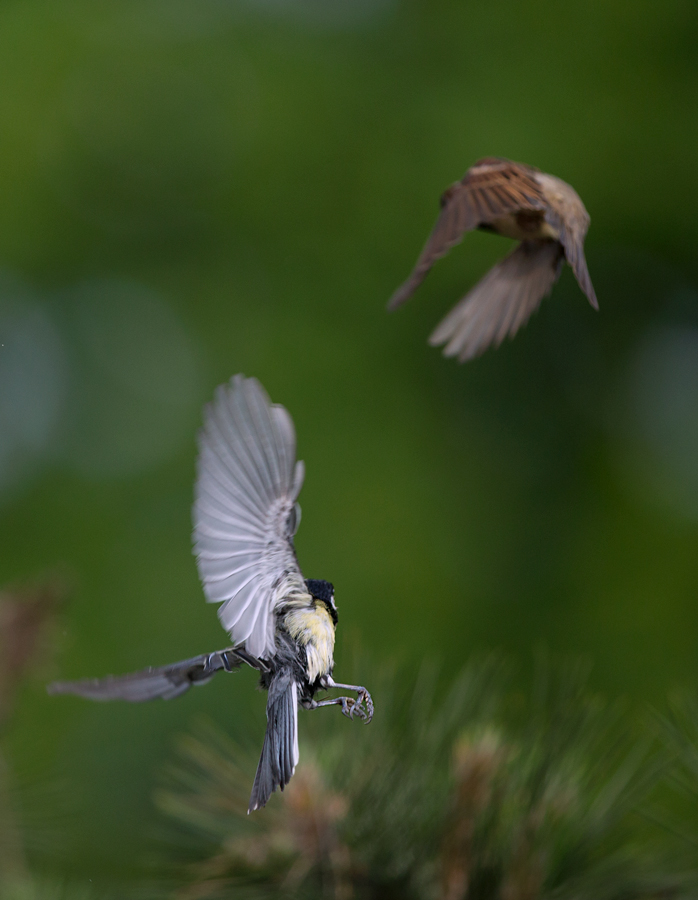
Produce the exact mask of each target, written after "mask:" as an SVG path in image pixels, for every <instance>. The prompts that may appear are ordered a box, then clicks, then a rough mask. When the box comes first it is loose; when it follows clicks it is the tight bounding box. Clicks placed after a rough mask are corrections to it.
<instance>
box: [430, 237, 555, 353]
mask: <svg viewBox="0 0 698 900" xmlns="http://www.w3.org/2000/svg"><path fill="white" fill-rule="evenodd" d="M562 252H563V251H562V247H561V246H560V244H559V243H557V241H550V242H547V243H537V242H533V241H524V242H523V243H521V244H519V246H518V247H517V248H516V249H515V250H514V251H513V252H512V253H510V254H509V255H508V256H506V257H505V258H504V259H503V260H501V261H500V262H498V263H497V265H496V266H494V267H493V268H492V269H490V271H489V272H488V273H487V275H485V277H484V278H483V279H482V280H481V281H479V282H478V283H477V284H476V285H475V287H474V288H473V289H472V290H471V291H470V292H469V293H468V294H466V296H465V297H464V298H463V299H462V300H461V301H460V303H458V304H456V306H454V307H453V309H452V310H451V312H450V313H449V314H448V315H447V316H446V318H445V319H444V320H443V321H442V322H441V323H440V324H439V325H438V326H437V328H436V329H435V331H434V333H433V334H432V335H431V337H430V338H429V343H430V344H431V345H432V346H438V345H439V344H446V347H445V348H444V355H445V356H457V357H458V359H459V361H460V362H465V361H466V360H469V359H473V358H474V357H476V356H479V355H480V354H481V353H484V351H485V350H486V349H487V348H488V347H490V346H491V345H494V346H495V347H496V346H499V344H501V342H502V341H503V340H504V338H505V337H507V335H508V336H510V337H513V336H514V335H515V334H516V332H517V331H518V330H519V328H521V326H522V325H524V323H525V322H526V321H527V320H528V319H529V318H530V316H531V314H532V313H533V312H534V311H535V310H536V309H537V308H538V305H539V304H540V302H541V300H542V299H543V297H545V295H546V294H547V293H548V292H549V291H550V290H551V288H552V286H553V285H554V284H555V282H556V281H557V279H558V277H559V275H560V269H561V266H562Z"/></svg>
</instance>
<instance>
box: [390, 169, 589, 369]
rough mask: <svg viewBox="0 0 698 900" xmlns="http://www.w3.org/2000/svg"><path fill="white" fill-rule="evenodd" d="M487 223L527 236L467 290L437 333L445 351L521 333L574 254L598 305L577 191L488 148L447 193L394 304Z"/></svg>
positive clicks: (462, 357) (469, 353)
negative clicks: (488, 152)
mask: <svg viewBox="0 0 698 900" xmlns="http://www.w3.org/2000/svg"><path fill="white" fill-rule="evenodd" d="M475 228H480V229H482V230H484V231H493V232H494V233H495V234H500V235H503V236H504V237H510V238H514V239H515V240H518V241H520V242H521V243H520V244H519V246H518V247H516V248H515V249H514V250H513V251H512V252H511V253H510V254H509V255H508V256H506V257H505V258H504V259H503V260H501V261H500V262H498V263H497V264H496V265H495V266H494V267H493V268H492V269H490V271H489V272H488V273H487V275H485V277H484V278H483V279H482V280H481V281H479V282H478V284H476V285H475V287H474V288H473V289H472V290H471V291H469V293H467V294H466V295H465V297H463V299H462V300H461V301H460V303H458V304H457V305H456V306H455V307H454V308H453V309H452V310H451V312H450V313H449V314H448V315H447V316H446V318H445V319H444V320H443V321H442V322H441V323H440V324H439V325H438V327H437V328H436V330H435V331H434V333H433V334H432V335H431V337H430V338H429V343H430V344H432V345H434V346H437V345H440V344H445V345H446V346H445V348H444V355H445V356H457V357H458V359H459V361H460V362H465V361H466V360H468V359H473V357H475V356H479V355H480V354H481V353H484V351H485V350H486V349H487V348H488V347H490V346H491V345H494V346H495V347H497V346H499V344H501V342H502V341H503V340H504V338H505V337H506V336H507V335H509V336H510V337H513V336H514V335H515V334H516V332H517V331H518V330H519V328H520V327H521V326H522V325H523V324H524V323H525V322H526V321H527V320H528V318H529V317H530V316H531V314H532V313H533V312H534V311H535V310H536V309H537V308H538V305H539V304H540V302H541V300H542V299H543V297H545V296H546V295H547V294H548V293H549V292H550V290H551V289H552V286H553V285H554V284H555V282H556V281H557V279H558V278H559V276H560V272H561V270H562V264H563V262H567V263H568V264H569V265H570V267H571V268H572V271H573V272H574V275H575V278H576V279H577V282H578V283H579V286H580V287H581V289H582V290H583V291H584V293H585V294H586V296H587V298H588V300H589V303H591V305H592V306H593V307H594V309H598V308H599V305H598V303H597V300H596V294H595V293H594V287H593V285H592V283H591V278H590V277H589V270H588V269H587V264H586V259H585V258H584V238H585V236H586V233H587V229H588V228H589V214H588V213H587V211H586V209H585V208H584V204H583V203H582V201H581V199H580V198H579V195H578V194H577V192H576V191H575V190H574V189H573V188H571V187H570V185H569V184H566V183H565V182H564V181H562V180H561V179H559V178H556V177H555V176H554V175H546V174H545V173H544V172H539V171H538V169H534V168H533V166H527V165H524V164H522V163H515V162H511V161H510V160H508V159H499V158H497V157H491V156H488V157H486V158H485V159H481V160H479V161H478V162H476V163H475V165H474V166H472V167H471V168H470V169H468V171H467V172H466V173H465V175H464V176H463V178H462V179H461V180H460V181H457V182H456V183H455V184H454V185H452V186H451V187H450V188H448V190H447V191H446V192H445V193H444V194H443V196H442V197H441V213H440V215H439V218H438V219H437V220H436V225H435V226H434V230H433V231H432V233H431V235H430V236H429V240H428V241H427V243H426V245H425V247H424V249H423V250H422V252H421V254H420V256H419V259H418V260H417V264H416V265H415V267H414V270H413V271H412V274H411V275H410V277H409V278H408V279H407V281H406V282H405V283H404V284H403V285H402V286H401V287H399V288H398V289H397V291H396V292H395V293H394V294H393V296H392V297H391V299H390V302H389V303H388V309H390V310H393V309H396V308H397V307H398V306H401V305H402V304H403V303H404V302H405V301H406V300H408V299H409V298H410V297H411V296H412V294H413V293H414V292H415V291H416V290H417V288H418V287H419V285H420V284H421V283H422V281H424V278H425V277H426V275H427V272H428V271H429V270H430V269H431V267H432V266H433V265H434V263H435V262H436V260H437V259H440V258H441V257H442V256H445V255H446V254H447V253H448V251H449V250H450V249H451V247H453V246H455V245H456V244H457V243H459V241H460V240H461V238H462V237H463V235H464V234H465V233H466V232H467V231H472V230H473V229H475Z"/></svg>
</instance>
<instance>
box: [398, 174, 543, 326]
mask: <svg viewBox="0 0 698 900" xmlns="http://www.w3.org/2000/svg"><path fill="white" fill-rule="evenodd" d="M545 208H546V203H545V200H544V197H543V191H542V189H541V186H540V184H539V183H538V182H537V180H536V170H535V169H532V168H530V167H529V166H524V165H522V164H520V163H514V162H510V161H509V160H508V159H496V158H494V157H487V158H486V159H481V160H479V162H476V163H475V165H474V166H472V167H471V168H470V169H468V171H467V172H466V173H465V175H464V176H463V178H462V180H461V181H457V182H456V183H455V184H454V185H452V186H451V187H450V188H449V189H448V190H447V191H446V192H445V193H444V194H443V196H442V197H441V214H440V215H439V218H438V219H437V220H436V225H435V226H434V230H433V231H432V233H431V235H430V236H429V240H428V241H427V242H426V245H425V247H424V249H423V250H422V252H421V254H420V256H419V259H418V260H417V263H416V265H415V267H414V269H413V271H412V274H411V275H410V277H409V278H408V279H407V281H406V282H405V283H404V284H403V285H401V287H399V288H398V289H397V291H395V293H394V294H393V296H392V297H391V298H390V302H389V303H388V309H390V310H392V309H396V308H397V307H398V306H400V305H401V304H403V303H404V302H405V300H408V299H409V297H411V295H412V294H413V293H414V291H415V290H416V289H417V288H418V287H419V285H420V284H421V283H422V281H424V278H425V276H426V274H427V272H428V271H429V269H431V267H432V266H433V265H434V263H435V262H436V260H437V259H440V258H441V257H442V256H445V255H446V253H448V251H449V250H450V249H451V247H454V246H455V245H456V244H457V243H458V242H459V241H460V240H461V238H462V237H463V235H464V234H465V233H466V232H467V231H472V230H473V229H474V228H477V227H478V226H479V225H487V224H489V223H491V222H493V221H495V220H496V219H498V218H500V217H501V216H505V215H507V213H511V212H514V211H516V210H520V209H524V210H544V209H545Z"/></svg>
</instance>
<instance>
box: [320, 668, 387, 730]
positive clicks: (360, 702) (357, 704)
mask: <svg viewBox="0 0 698 900" xmlns="http://www.w3.org/2000/svg"><path fill="white" fill-rule="evenodd" d="M325 686H326V687H327V688H328V689H329V688H343V689H344V690H345V691H356V694H357V699H356V700H353V699H352V698H351V697H336V698H334V699H332V700H321V701H320V702H319V703H317V704H316V705H317V706H335V705H338V706H341V707H342V712H343V713H344V715H345V716H348V718H350V719H353V718H354V716H359V717H360V718H362V719H364V720H365V722H366V724H367V725H368V723H369V722H370V721H371V719H372V718H373V700H372V698H371V695H370V694H369V692H368V691H367V690H366V688H365V687H361V685H358V684H340V683H339V682H337V681H334V679H333V678H332V677H331V676H330V675H327V676H326V677H325ZM364 704H365V706H366V708H365V709H364ZM312 708H315V707H312Z"/></svg>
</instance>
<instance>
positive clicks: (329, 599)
mask: <svg viewBox="0 0 698 900" xmlns="http://www.w3.org/2000/svg"><path fill="white" fill-rule="evenodd" d="M305 586H306V587H307V588H308V593H309V594H310V595H311V596H312V597H314V598H315V600H319V601H320V602H321V603H324V604H325V606H326V607H327V611H328V612H329V614H330V615H331V616H332V621H333V622H334V624H335V625H336V624H337V607H336V606H335V605H334V585H333V584H332V582H330V581H322V580H319V579H314V578H307V579H306V582H305Z"/></svg>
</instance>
